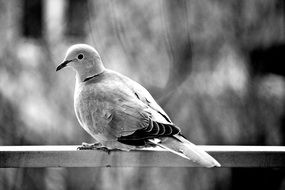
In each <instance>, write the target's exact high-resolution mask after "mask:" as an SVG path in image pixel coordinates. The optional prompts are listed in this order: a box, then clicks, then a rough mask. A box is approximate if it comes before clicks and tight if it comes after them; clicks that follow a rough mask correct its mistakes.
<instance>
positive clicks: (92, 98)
mask: <svg viewBox="0 0 285 190" xmlns="http://www.w3.org/2000/svg"><path fill="white" fill-rule="evenodd" d="M65 66H71V67H72V68H73V69H74V70H75V71H76V85H75V92H74V108H75V113H76V116H77V119H78V121H79V123H80V125H81V126H82V127H83V128H84V129H85V130H86V131H87V132H88V133H89V134H90V135H91V136H92V137H94V138H95V139H96V140H97V141H98V142H100V143H101V144H102V145H103V146H105V147H107V148H108V149H121V150H131V149H134V148H136V147H137V146H148V145H151V144H152V145H157V146H160V147H162V148H165V149H167V150H169V151H171V152H173V153H175V154H177V155H179V156H182V157H184V158H187V159H189V160H192V161H194V162H196V163H198V164H200V165H202V166H205V167H213V166H220V164H219V163H218V162H217V161H216V160H215V159H214V158H212V157H211V156H210V155H209V154H207V153H206V152H204V151H203V150H201V149H199V148H198V147H197V146H195V145H194V144H192V143H190V142H189V141H188V140H186V139H185V138H184V137H183V136H182V135H181V132H180V129H179V128H178V127H177V126H175V125H174V124H173V123H172V122H171V120H170V118H169V117H168V115H167V114H166V113H165V112H164V111H163V109H162V108H161V107H160V106H159V105H158V104H157V103H156V101H155V100H154V99H153V97H152V96H151V95H150V93H149V92H148V91H147V90H146V89H145V88H144V87H142V86H141V85H140V84H138V83H136V82H135V81H133V80H131V79H129V78H128V77H126V76H124V75H121V74H119V73H117V72H114V71H111V70H108V69H106V68H105V67H104V65H103V63H102V60H101V58H100V56H99V54H98V52H97V51H96V50H95V49H94V48H92V47H91V46H89V45H86V44H76V45H73V46H71V47H70V48H69V49H68V51H67V53H66V57H65V59H64V61H63V63H62V64H60V65H59V66H58V67H57V71H58V70H60V69H62V68H63V67H65Z"/></svg>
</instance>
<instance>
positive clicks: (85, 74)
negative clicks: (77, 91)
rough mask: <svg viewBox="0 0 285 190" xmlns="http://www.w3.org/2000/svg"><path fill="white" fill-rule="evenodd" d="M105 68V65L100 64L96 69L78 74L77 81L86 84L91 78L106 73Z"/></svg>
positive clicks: (92, 68)
mask: <svg viewBox="0 0 285 190" xmlns="http://www.w3.org/2000/svg"><path fill="white" fill-rule="evenodd" d="M105 70H106V69H105V67H104V65H103V64H99V65H97V66H96V67H91V68H90V69H85V70H84V71H78V72H76V81H77V82H84V81H86V79H88V78H91V77H93V76H96V75H99V74H101V73H103V72H104V71H105Z"/></svg>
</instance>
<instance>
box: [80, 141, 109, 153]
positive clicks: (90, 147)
mask: <svg viewBox="0 0 285 190" xmlns="http://www.w3.org/2000/svg"><path fill="white" fill-rule="evenodd" d="M77 150H102V151H104V152H107V153H108V154H110V152H111V150H110V149H108V148H107V147H105V146H103V145H102V144H101V143H99V142H96V143H85V142H83V143H82V145H81V146H79V147H77Z"/></svg>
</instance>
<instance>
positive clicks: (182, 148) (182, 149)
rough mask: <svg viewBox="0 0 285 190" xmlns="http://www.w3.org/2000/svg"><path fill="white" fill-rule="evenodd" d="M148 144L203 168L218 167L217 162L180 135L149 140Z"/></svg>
mask: <svg viewBox="0 0 285 190" xmlns="http://www.w3.org/2000/svg"><path fill="white" fill-rule="evenodd" d="M149 141H150V142H152V143H154V144H156V145H157V146H160V147H161V148H164V149H166V150H168V151H170V152H172V153H174V154H177V155H179V156H181V157H183V158H186V159H189V160H191V161H193V162H195V163H197V164H199V165H201V166H204V167H208V168H210V167H214V166H216V167H220V166H221V165H220V163H219V162H217V161H216V160H215V159H214V158H213V157H212V156H210V155H209V154H208V153H206V152H205V151H204V150H202V149H200V148H199V147H197V146H196V145H194V144H193V143H191V142H189V141H188V140H186V139H185V138H184V137H182V136H181V135H174V136H173V137H166V138H164V139H163V140H161V141H160V140H159V141H156V140H149Z"/></svg>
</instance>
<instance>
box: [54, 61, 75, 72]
mask: <svg viewBox="0 0 285 190" xmlns="http://www.w3.org/2000/svg"><path fill="white" fill-rule="evenodd" d="M71 61H73V60H65V61H64V62H62V63H61V64H60V65H59V66H57V68H56V71H59V70H60V69H62V68H64V67H66V66H67V64H68V63H69V62H71Z"/></svg>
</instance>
